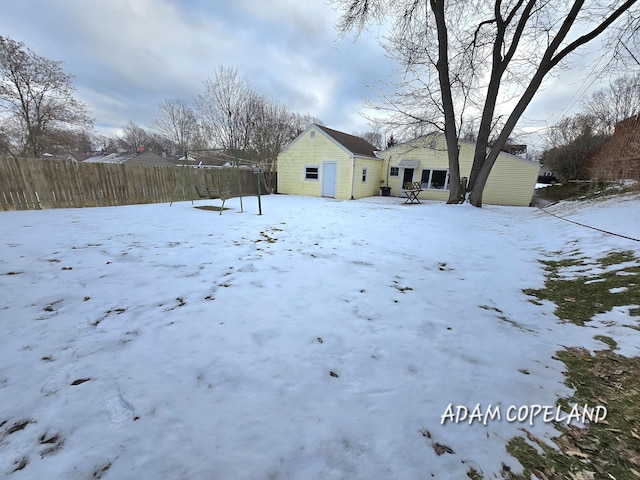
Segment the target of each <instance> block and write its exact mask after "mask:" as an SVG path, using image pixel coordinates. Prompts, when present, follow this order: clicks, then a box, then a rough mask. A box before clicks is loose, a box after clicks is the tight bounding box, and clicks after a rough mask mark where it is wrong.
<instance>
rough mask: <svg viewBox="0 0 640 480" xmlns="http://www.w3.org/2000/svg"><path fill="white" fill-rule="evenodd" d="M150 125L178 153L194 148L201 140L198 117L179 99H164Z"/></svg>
mask: <svg viewBox="0 0 640 480" xmlns="http://www.w3.org/2000/svg"><path fill="white" fill-rule="evenodd" d="M151 125H152V127H153V128H154V129H155V130H156V131H157V132H158V133H159V134H160V135H161V136H163V137H164V138H166V139H167V140H168V141H169V142H171V143H173V144H175V145H176V146H177V147H178V148H179V152H180V153H184V152H185V151H186V150H189V149H191V148H194V145H196V144H198V143H199V142H200V141H201V138H202V135H201V133H200V122H199V118H198V115H197V114H196V112H195V110H193V109H192V108H191V107H190V106H189V104H188V103H187V102H186V101H184V100H182V99H180V98H175V99H168V98H165V99H164V100H163V101H162V102H160V105H159V106H158V114H157V115H156V118H155V119H154V120H153V122H152V124H151ZM198 146H200V145H198Z"/></svg>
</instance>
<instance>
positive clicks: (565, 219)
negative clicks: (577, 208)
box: [538, 204, 640, 242]
mask: <svg viewBox="0 0 640 480" xmlns="http://www.w3.org/2000/svg"><path fill="white" fill-rule="evenodd" d="M551 205H553V204H551ZM551 205H547V206H548V207H550V206H551ZM538 210H540V211H542V212H544V213H546V214H547V215H551V216H552V217H556V218H559V219H560V220H564V221H565V222H569V223H573V224H575V225H579V226H581V227H585V228H590V229H591V230H597V231H598V232H602V233H606V234H607V235H614V236H616V237H620V238H626V239H627V240H632V241H634V242H640V240H639V239H637V238H633V237H628V236H626V235H621V234H619V233H614V232H609V231H608V230H603V229H601V228H597V227H592V226H590V225H585V224H584V223H579V222H574V221H573V220H569V219H568V218H564V217H560V216H558V215H556V214H555V213H551V212H547V211H546V210H545V209H544V207H543V208H540V207H538Z"/></svg>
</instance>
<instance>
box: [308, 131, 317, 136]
mask: <svg viewBox="0 0 640 480" xmlns="http://www.w3.org/2000/svg"><path fill="white" fill-rule="evenodd" d="M309 137H311V138H316V131H315V130H311V131H310V132H309Z"/></svg>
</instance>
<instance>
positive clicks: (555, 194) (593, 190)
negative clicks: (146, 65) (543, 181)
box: [535, 182, 620, 201]
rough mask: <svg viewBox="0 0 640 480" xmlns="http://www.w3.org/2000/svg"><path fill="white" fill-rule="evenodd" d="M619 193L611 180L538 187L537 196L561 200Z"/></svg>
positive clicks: (618, 189)
mask: <svg viewBox="0 0 640 480" xmlns="http://www.w3.org/2000/svg"><path fill="white" fill-rule="evenodd" d="M617 193H620V188H618V186H617V184H612V183H611V182H572V183H564V184H560V183H558V184H556V185H551V186H550V187H544V188H540V189H537V190H536V191H535V196H536V197H537V198H543V199H545V200H551V201H559V200H567V199H569V198H578V199H581V200H582V199H585V198H595V197H600V196H603V195H613V194H617Z"/></svg>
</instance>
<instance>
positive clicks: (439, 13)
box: [429, 0, 461, 203]
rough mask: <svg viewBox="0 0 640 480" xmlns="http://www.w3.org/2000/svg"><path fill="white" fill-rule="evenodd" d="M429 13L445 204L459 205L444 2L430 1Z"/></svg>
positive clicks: (457, 164) (455, 138)
mask: <svg viewBox="0 0 640 480" xmlns="http://www.w3.org/2000/svg"><path fill="white" fill-rule="evenodd" d="M429 3H430V4H431V11H432V12H433V16H434V18H435V21H436V28H437V31H438V61H437V64H436V68H437V69H438V81H439V83H440V94H441V97H442V107H443V111H444V137H445V139H446V142H447V155H448V157H449V199H448V200H447V203H460V196H461V192H460V162H459V161H458V155H459V151H458V134H457V131H456V115H455V107H454V104H453V95H452V93H451V79H450V78H449V39H448V34H447V23H446V20H445V12H444V6H445V0H430V2H429Z"/></svg>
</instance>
